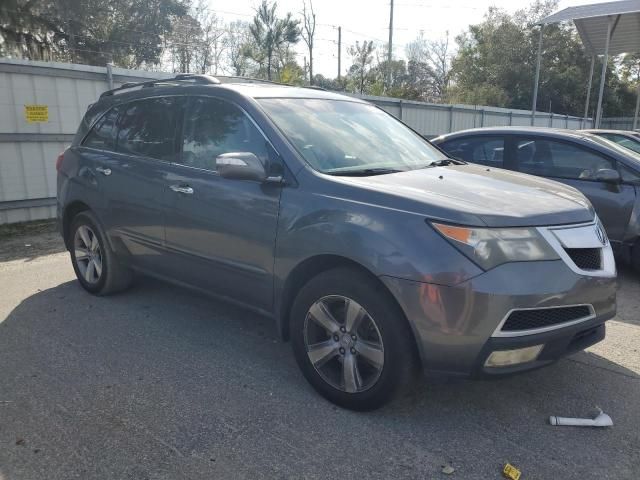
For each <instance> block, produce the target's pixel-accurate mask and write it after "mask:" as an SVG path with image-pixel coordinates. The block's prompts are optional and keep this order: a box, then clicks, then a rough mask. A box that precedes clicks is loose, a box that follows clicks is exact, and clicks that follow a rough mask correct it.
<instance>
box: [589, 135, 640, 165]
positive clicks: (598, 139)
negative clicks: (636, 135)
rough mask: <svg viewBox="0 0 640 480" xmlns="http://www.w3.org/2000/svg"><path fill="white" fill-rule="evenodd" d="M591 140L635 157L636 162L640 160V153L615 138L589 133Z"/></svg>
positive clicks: (632, 157)
mask: <svg viewBox="0 0 640 480" xmlns="http://www.w3.org/2000/svg"><path fill="white" fill-rule="evenodd" d="M589 140H592V141H594V142H596V143H599V144H600V145H604V146H605V147H608V148H611V149H612V150H615V151H617V152H619V153H622V154H623V155H626V156H627V157H629V158H631V159H633V160H634V161H636V162H640V153H638V152H637V151H635V150H632V149H630V148H627V147H626V146H625V145H622V144H620V143H617V142H615V141H614V140H610V139H608V138H605V137H602V136H600V135H589Z"/></svg>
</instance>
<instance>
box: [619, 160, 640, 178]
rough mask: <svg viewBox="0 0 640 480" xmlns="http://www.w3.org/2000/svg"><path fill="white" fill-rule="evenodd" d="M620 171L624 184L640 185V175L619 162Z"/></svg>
mask: <svg viewBox="0 0 640 480" xmlns="http://www.w3.org/2000/svg"><path fill="white" fill-rule="evenodd" d="M618 170H619V171H620V177H622V181H623V182H628V183H640V173H639V172H638V171H637V170H633V169H631V168H629V167H627V166H626V165H622V164H621V163H620V162H618Z"/></svg>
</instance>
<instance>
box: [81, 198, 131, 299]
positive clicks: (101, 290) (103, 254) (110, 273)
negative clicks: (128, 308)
mask: <svg viewBox="0 0 640 480" xmlns="http://www.w3.org/2000/svg"><path fill="white" fill-rule="evenodd" d="M69 245H70V254H71V263H72V265H73V270H74V271H75V273H76V277H77V278H78V281H79V282H80V285H82V287H83V288H84V289H85V290H86V291H88V292H90V293H92V294H94V295H109V294H112V293H116V292H119V291H122V290H124V289H126V288H127V287H129V286H130V285H131V282H132V280H133V275H132V272H131V270H129V269H128V268H126V267H125V266H123V265H121V264H120V263H119V262H118V260H117V258H116V256H115V254H114V253H113V252H112V251H111V249H110V248H109V245H108V243H107V241H106V236H105V234H104V232H103V231H102V228H100V225H99V223H98V222H97V220H96V218H95V216H94V215H93V214H92V213H91V212H89V211H83V212H80V213H79V214H77V215H76V216H75V217H74V218H73V220H72V222H71V228H70V231H69Z"/></svg>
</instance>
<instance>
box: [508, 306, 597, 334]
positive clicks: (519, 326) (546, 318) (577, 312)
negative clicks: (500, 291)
mask: <svg viewBox="0 0 640 480" xmlns="http://www.w3.org/2000/svg"><path fill="white" fill-rule="evenodd" d="M590 315H591V310H590V309H589V307H588V306H586V305H580V306H577V307H555V308H536V309H533V310H516V311H514V312H511V314H510V315H509V318H507V320H506V322H504V325H503V326H502V331H506V332H513V331H517V330H531V329H535V328H544V327H549V326H552V325H559V324H561V323H565V322H571V321H573V320H578V319H580V318H585V317H588V316H590Z"/></svg>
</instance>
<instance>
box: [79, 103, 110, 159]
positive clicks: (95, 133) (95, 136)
mask: <svg viewBox="0 0 640 480" xmlns="http://www.w3.org/2000/svg"><path fill="white" fill-rule="evenodd" d="M118 113H119V110H118V109H117V108H112V109H111V110H109V111H108V112H107V113H106V114H105V115H104V116H103V117H102V118H101V119H100V120H98V122H97V123H96V124H95V125H94V127H93V128H92V129H91V132H89V135H87V137H86V138H85V139H84V142H82V145H83V146H85V147H90V148H97V149H99V150H111V151H115V149H116V131H117V130H116V122H117V120H118Z"/></svg>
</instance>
